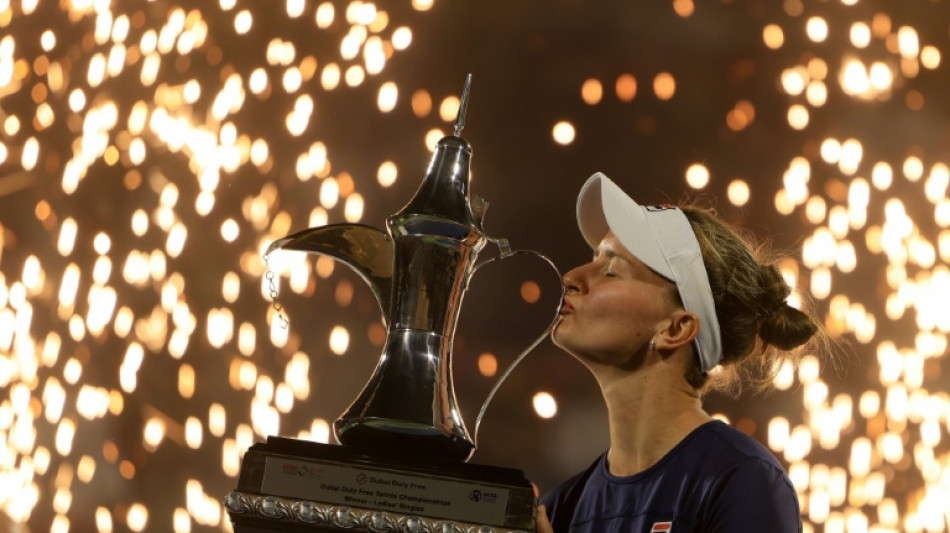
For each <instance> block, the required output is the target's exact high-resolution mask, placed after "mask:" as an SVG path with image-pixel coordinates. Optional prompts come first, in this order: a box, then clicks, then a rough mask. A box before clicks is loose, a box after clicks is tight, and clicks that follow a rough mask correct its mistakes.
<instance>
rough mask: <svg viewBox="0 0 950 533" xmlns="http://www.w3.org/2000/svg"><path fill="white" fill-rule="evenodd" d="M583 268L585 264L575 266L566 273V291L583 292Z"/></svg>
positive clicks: (569, 292)
mask: <svg viewBox="0 0 950 533" xmlns="http://www.w3.org/2000/svg"><path fill="white" fill-rule="evenodd" d="M583 268H584V267H583V266H579V267H575V268H572V269H571V270H570V271H568V272H567V273H566V274H564V292H566V293H568V294H571V293H578V292H581V288H582V287H583V279H584V276H583V270H582V269H583Z"/></svg>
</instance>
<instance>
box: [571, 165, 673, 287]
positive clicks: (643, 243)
mask: <svg viewBox="0 0 950 533" xmlns="http://www.w3.org/2000/svg"><path fill="white" fill-rule="evenodd" d="M577 225H578V227H579V228H580V230H581V234H582V235H583V236H584V240H585V241H587V244H588V245H589V246H590V247H591V248H593V249H597V246H598V245H599V244H600V241H601V240H603V238H604V237H605V236H606V235H607V232H612V233H613V234H614V237H616V238H617V240H618V241H619V242H620V244H621V245H623V247H624V248H625V249H626V250H627V251H628V252H630V253H631V254H633V256H634V257H636V258H637V259H639V260H640V261H641V262H643V264H644V265H646V266H647V267H648V268H650V270H653V271H654V272H656V273H657V274H659V275H661V276H663V277H664V278H666V279H668V280H670V281H675V279H676V278H675V277H674V275H673V271H672V269H671V268H670V265H669V263H668V262H667V260H666V256H665V255H664V254H663V250H661V249H660V246H659V244H658V243H657V240H656V238H653V239H644V238H642V236H643V235H644V233H645V232H649V233H650V234H652V235H654V237H655V232H654V231H653V228H652V227H651V225H650V223H649V222H648V221H647V220H646V214H645V213H644V211H643V208H642V206H640V204H638V203H637V202H635V201H634V200H633V199H632V198H630V197H629V196H627V194H626V193H625V192H623V190H622V189H621V188H620V187H618V186H617V184H616V183H614V182H613V181H611V180H610V179H609V178H608V177H607V176H605V175H603V174H602V173H600V172H597V173H595V174H594V175H593V176H591V177H590V178H589V179H588V180H587V182H586V183H584V186H583V187H582V188H581V192H580V194H579V195H578V197H577Z"/></svg>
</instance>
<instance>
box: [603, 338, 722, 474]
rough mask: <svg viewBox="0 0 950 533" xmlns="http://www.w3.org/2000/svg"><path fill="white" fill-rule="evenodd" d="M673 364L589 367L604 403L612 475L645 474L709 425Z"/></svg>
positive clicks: (668, 361)
mask: <svg viewBox="0 0 950 533" xmlns="http://www.w3.org/2000/svg"><path fill="white" fill-rule="evenodd" d="M675 358H676V356H675V355H674V356H672V357H668V358H666V359H664V360H654V361H652V362H648V363H647V364H644V365H643V366H641V367H640V368H638V369H637V370H634V371H632V372H631V371H627V370H621V369H617V368H613V367H610V368H607V367H601V368H597V367H595V366H591V370H592V371H593V373H594V376H595V377H596V378H597V382H598V383H599V385H600V389H601V392H602V394H603V396H604V400H605V401H606V403H607V411H608V417H609V422H610V450H609V451H608V452H607V461H608V464H609V469H610V473H611V474H614V475H617V476H630V475H633V474H636V473H638V472H642V471H644V470H646V469H647V468H649V467H651V466H652V465H654V464H656V462H657V461H659V460H660V459H662V458H663V456H664V455H666V454H667V453H668V452H669V451H670V450H672V449H673V448H674V447H675V446H676V445H677V444H679V442H680V441H682V440H683V439H684V438H685V437H686V436H687V435H689V433H690V432H691V431H693V430H694V429H696V428H697V427H699V426H700V425H702V424H704V423H706V422H708V421H709V420H711V417H710V416H709V415H708V414H706V412H705V411H703V408H702V401H701V399H700V395H699V392H698V391H696V390H695V389H694V388H693V387H691V386H690V385H689V384H687V383H686V381H685V378H684V377H683V372H682V370H681V369H682V365H680V364H676V361H674V359H675Z"/></svg>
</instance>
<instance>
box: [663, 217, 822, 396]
mask: <svg viewBox="0 0 950 533" xmlns="http://www.w3.org/2000/svg"><path fill="white" fill-rule="evenodd" d="M681 209H682V211H683V213H684V214H685V215H686V218H687V220H689V223H690V225H691V226H692V228H693V232H694V233H695V234H696V239H697V240H698V241H699V247H700V250H701V251H702V254H703V263H704V264H705V266H706V273H707V274H708V276H709V285H710V287H711V289H712V294H713V301H714V302H715V305H716V315H717V317H718V320H719V328H720V331H721V335H722V360H721V362H720V364H721V365H722V368H721V371H720V372H717V373H716V375H715V379H710V374H707V373H704V372H702V370H701V369H700V367H699V358H695V360H694V361H692V362H691V363H690V365H689V366H688V367H687V370H686V379H687V381H688V382H689V383H690V384H691V385H693V386H694V387H696V388H705V389H706V390H710V389H718V390H726V391H730V390H731V391H732V392H734V393H738V392H739V391H740V390H741V388H742V386H743V385H745V384H751V385H753V386H754V388H755V389H756V390H759V391H762V390H765V389H767V388H769V387H770V385H771V383H772V380H773V378H774V376H775V373H776V372H777V371H778V369H779V368H780V366H781V363H783V362H785V361H787V362H790V363H791V364H793V365H797V363H798V360H799V357H800V356H801V353H802V350H801V349H797V348H799V347H803V346H807V345H809V344H817V345H826V344H827V343H828V337H827V334H826V333H825V331H824V329H823V328H822V326H821V323H820V322H819V321H818V320H816V319H815V318H814V317H813V316H811V315H809V314H807V313H806V312H803V311H801V310H799V309H796V308H794V307H792V306H790V305H788V303H787V301H786V300H787V298H788V296H789V294H791V288H790V287H789V286H788V284H787V283H786V282H785V279H784V278H783V277H782V274H781V272H779V270H778V268H777V267H776V266H775V265H774V262H773V261H772V258H771V257H769V254H768V253H767V251H766V248H765V246H764V245H759V244H755V241H754V239H752V238H751V237H749V236H746V235H744V234H743V233H742V232H741V230H739V229H738V228H735V227H733V226H730V225H729V224H727V223H725V222H723V221H722V220H721V219H719V218H718V217H717V216H716V215H715V214H714V213H713V212H712V211H711V210H709V209H705V208H700V207H696V206H685V207H681ZM809 341H811V342H809Z"/></svg>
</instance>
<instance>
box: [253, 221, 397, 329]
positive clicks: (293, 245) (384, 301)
mask: <svg viewBox="0 0 950 533" xmlns="http://www.w3.org/2000/svg"><path fill="white" fill-rule="evenodd" d="M278 249H283V250H300V251H303V252H307V253H313V254H323V255H328V256H330V257H333V258H334V259H338V260H340V262H342V263H345V264H346V265H347V266H349V267H350V268H352V269H353V270H354V271H356V273H357V274H359V275H360V277H361V278H363V281H365V282H366V283H367V285H369V286H370V289H372V291H373V294H374V295H375V296H376V302H377V303H378V304H379V307H380V309H381V310H382V312H383V320H384V321H385V322H386V324H389V312H390V305H389V303H390V300H391V299H392V276H393V241H392V239H390V238H389V235H387V234H386V233H385V232H383V231H382V230H379V229H377V228H374V227H373V226H367V225H364V224H330V225H328V226H320V227H318V228H310V229H305V230H303V231H299V232H297V233H294V234H293V235H289V236H287V237H284V238H282V239H278V240H276V241H274V242H272V243H271V244H270V246H268V247H267V251H266V252H264V255H268V254H270V253H271V252H273V251H274V250H278Z"/></svg>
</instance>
